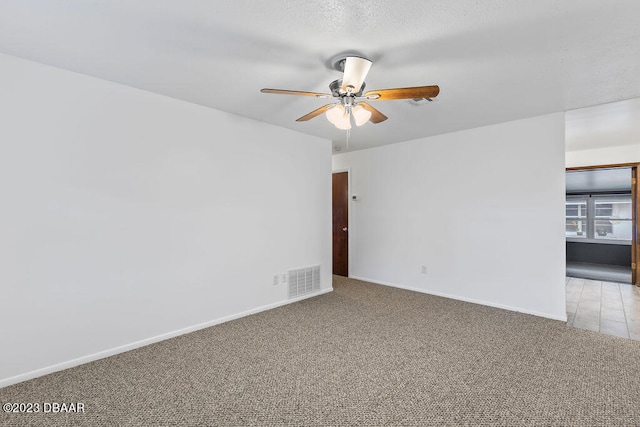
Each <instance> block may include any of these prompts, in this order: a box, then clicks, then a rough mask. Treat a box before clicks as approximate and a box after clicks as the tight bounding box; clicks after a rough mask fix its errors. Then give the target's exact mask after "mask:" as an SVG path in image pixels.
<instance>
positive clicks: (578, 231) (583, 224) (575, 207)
mask: <svg viewBox="0 0 640 427" xmlns="http://www.w3.org/2000/svg"><path fill="white" fill-rule="evenodd" d="M566 217H567V226H566V229H565V235H566V236H567V237H577V238H583V239H586V237H587V200H586V199H585V200H572V201H569V200H567V204H566Z"/></svg>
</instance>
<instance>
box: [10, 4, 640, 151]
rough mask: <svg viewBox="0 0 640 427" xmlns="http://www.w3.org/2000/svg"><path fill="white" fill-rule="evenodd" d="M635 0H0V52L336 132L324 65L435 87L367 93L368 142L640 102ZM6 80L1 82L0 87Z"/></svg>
mask: <svg viewBox="0 0 640 427" xmlns="http://www.w3.org/2000/svg"><path fill="white" fill-rule="evenodd" d="M639 17H640V1H638V0H616V1H603V0H535V1H534V0H493V1H490V0H485V1H479V0H458V1H455V2H452V1H450V0H405V1H389V0H384V1H383V0H360V1H357V2H346V1H344V0H322V1H310V0H272V1H269V2H257V1H248V0H233V1H211V0H185V1H174V0H137V1H134V0H132V1H116V0H93V1H86V0H66V1H64V2H52V1H50V0H2V1H0V52H3V53H6V54H10V55H15V56H18V57H22V58H26V59H31V60H34V61H38V62H41V63H45V64H49V65H53V66H56V67H60V68H64V69H67V70H71V71H75V72H79V73H83V74H87V75H90V76H95V77H99V78H103V79H106V80H110V81H114V82H118V83H122V84H125V85H128V86H132V87H136V88H140V89H144V90H148V91H151V92H156V93H160V94H164V95H167V96H171V97H174V98H178V99H182V100H186V101H190V102H194V103H197V104H201V105H205V106H210V107H213V108H216V109H220V110H224V111H229V112H232V113H236V114H240V115H243V116H247V117H250V118H253V119H257V120H261V121H265V122H268V123H272V124H275V125H279V126H284V127H287V128H291V129H295V130H297V131H300V132H304V133H309V134H312V135H316V136H320V137H323V138H327V139H332V140H333V141H334V146H335V145H338V146H342V147H343V150H344V149H345V147H344V144H345V137H346V135H345V132H344V131H338V130H336V129H335V128H333V126H332V125H330V124H329V123H328V121H327V120H326V119H325V118H324V117H322V116H320V117H318V118H316V119H314V120H312V121H310V122H306V123H298V122H295V119H296V118H298V117H300V116H302V115H304V114H306V113H307V112H309V111H311V110H313V109H315V108H317V107H320V106H321V105H324V104H326V103H327V101H326V100H321V99H315V98H310V97H293V96H279V95H267V94H262V93H260V92H259V90H260V89H261V88H263V87H271V88H281V89H293V90H308V91H318V92H326V91H328V87H327V85H328V84H329V83H330V82H331V81H332V80H335V79H336V78H339V77H340V73H338V72H337V71H335V70H333V69H331V68H330V67H329V66H328V64H329V62H330V59H331V58H332V57H334V56H335V55H336V54H339V53H342V52H347V51H355V52H360V53H361V54H363V55H365V56H367V57H369V58H370V59H372V60H373V61H374V64H373V67H372V68H371V71H370V73H369V76H368V77H367V80H366V83H367V88H368V89H384V88H393V87H403V86H418V85H431V84H438V85H439V86H440V88H441V92H440V96H439V97H438V98H437V99H438V101H437V102H432V103H429V104H427V105H423V106H419V107H415V106H412V105H411V104H410V103H409V102H408V101H386V102H377V103H375V104H374V105H375V106H376V107H377V108H378V109H379V110H380V111H382V112H383V113H384V114H386V115H387V116H389V120H387V121H386V122H383V123H380V124H377V125H373V124H371V123H368V124H366V125H365V126H363V127H360V128H355V129H353V130H352V131H351V138H350V144H349V145H350V147H349V148H350V149H359V148H364V147H371V146H375V145H380V144H387V143H393V142H399V141H404V140H409V139H414V138H419V137H424V136H430V135H435V134H441V133H446V132H452V131H456V130H462V129H468V128H473V127H478V126H483V125H488V124H493V123H499V122H505V121H509V120H515V119H520V118H525V117H530V116H536V115H541V114H546V113H551V112H557V111H566V110H571V109H576V108H581V107H586V106H592V105H597V104H603V103H608V102H612V101H618V100H623V99H629V98H635V97H640V78H638V76H639V75H640V25H638V24H639V22H638V21H639ZM3 84H9V83H7V82H3Z"/></svg>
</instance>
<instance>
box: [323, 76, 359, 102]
mask: <svg viewBox="0 0 640 427" xmlns="http://www.w3.org/2000/svg"><path fill="white" fill-rule="evenodd" d="M365 86H366V84H365V82H362V86H361V87H360V92H358V93H352V94H351V95H352V96H362V91H363V90H364V88H365ZM329 89H330V90H331V94H332V95H333V96H335V97H338V98H340V97H343V96H347V94H346V93H343V92H342V91H341V90H340V89H342V79H338V80H334V81H332V82H331V83H329Z"/></svg>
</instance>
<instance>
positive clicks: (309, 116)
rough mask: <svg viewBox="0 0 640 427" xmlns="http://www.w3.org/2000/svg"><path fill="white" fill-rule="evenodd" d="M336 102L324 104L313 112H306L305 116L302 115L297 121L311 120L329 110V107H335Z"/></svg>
mask: <svg viewBox="0 0 640 427" xmlns="http://www.w3.org/2000/svg"><path fill="white" fill-rule="evenodd" d="M334 105H335V104H327V105H324V106H322V107H320V108H318V109H315V110H313V111H312V112H310V113H309V114H305V115H304V116H302V117H300V118H299V119H297V120H296V122H306V121H307V120H311V119H313V118H314V117H317V116H319V115H320V114H322V113H324V112H325V111H327V110H328V109H329V108H331V107H333V106H334Z"/></svg>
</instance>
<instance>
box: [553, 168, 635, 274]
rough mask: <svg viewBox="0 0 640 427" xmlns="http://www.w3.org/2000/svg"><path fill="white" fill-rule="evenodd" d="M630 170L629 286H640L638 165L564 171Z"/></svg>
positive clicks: (567, 169)
mask: <svg viewBox="0 0 640 427" xmlns="http://www.w3.org/2000/svg"><path fill="white" fill-rule="evenodd" d="M613 168H631V217H632V222H631V284H633V285H635V286H640V272H639V271H638V270H640V236H639V235H638V234H639V233H638V232H639V231H640V227H639V223H640V218H639V217H638V213H639V212H640V194H638V168H640V163H616V164H608V165H593V166H575V167H570V168H565V171H581V170H589V169H613Z"/></svg>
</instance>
